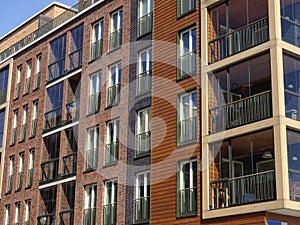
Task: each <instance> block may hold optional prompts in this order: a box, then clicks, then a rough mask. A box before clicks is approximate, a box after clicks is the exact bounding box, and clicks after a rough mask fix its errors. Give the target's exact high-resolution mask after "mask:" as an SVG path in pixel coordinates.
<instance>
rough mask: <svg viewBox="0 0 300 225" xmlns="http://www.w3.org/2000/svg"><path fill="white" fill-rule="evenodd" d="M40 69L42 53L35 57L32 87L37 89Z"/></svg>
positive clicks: (39, 80)
mask: <svg viewBox="0 0 300 225" xmlns="http://www.w3.org/2000/svg"><path fill="white" fill-rule="evenodd" d="M41 69H42V54H40V55H38V56H37V59H36V74H35V83H34V89H38V88H39V87H40V82H41Z"/></svg>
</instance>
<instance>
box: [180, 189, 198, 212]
mask: <svg viewBox="0 0 300 225" xmlns="http://www.w3.org/2000/svg"><path fill="white" fill-rule="evenodd" d="M178 200H179V203H178V216H179V217H184V216H191V215H196V214H197V187H193V188H186V189H183V190H179V191H178Z"/></svg>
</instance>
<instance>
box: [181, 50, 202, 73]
mask: <svg viewBox="0 0 300 225" xmlns="http://www.w3.org/2000/svg"><path fill="white" fill-rule="evenodd" d="M196 57H197V56H196V52H195V51H192V52H187V53H185V54H183V55H182V56H179V59H178V64H179V65H178V68H179V69H178V72H179V74H178V77H177V78H178V79H180V78H184V77H186V76H191V75H193V74H195V73H196Z"/></svg>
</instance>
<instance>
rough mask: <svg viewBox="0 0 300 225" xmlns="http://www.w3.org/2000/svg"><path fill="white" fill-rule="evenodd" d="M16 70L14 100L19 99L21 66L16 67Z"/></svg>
mask: <svg viewBox="0 0 300 225" xmlns="http://www.w3.org/2000/svg"><path fill="white" fill-rule="evenodd" d="M17 69H18V72H17V80H16V89H15V98H19V97H20V91H21V76H22V65H20V66H18V68H17Z"/></svg>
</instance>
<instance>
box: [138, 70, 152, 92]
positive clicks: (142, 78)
mask: <svg viewBox="0 0 300 225" xmlns="http://www.w3.org/2000/svg"><path fill="white" fill-rule="evenodd" d="M151 78H152V70H148V71H145V72H143V73H140V74H138V77H137V79H138V80H137V94H142V93H144V92H147V91H150V90H151V86H152V85H151V81H152V79H151Z"/></svg>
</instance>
